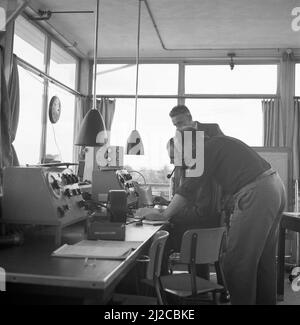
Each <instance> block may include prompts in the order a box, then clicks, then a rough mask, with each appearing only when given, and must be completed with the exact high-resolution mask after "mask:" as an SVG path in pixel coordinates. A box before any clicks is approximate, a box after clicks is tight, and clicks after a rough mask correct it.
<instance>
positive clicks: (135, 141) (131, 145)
mask: <svg viewBox="0 0 300 325" xmlns="http://www.w3.org/2000/svg"><path fill="white" fill-rule="evenodd" d="M126 154H127V155H143V154H144V145H143V141H142V138H141V136H140V134H139V132H138V131H137V130H133V131H132V132H131V133H130V135H129V137H128V140H127V145H126Z"/></svg>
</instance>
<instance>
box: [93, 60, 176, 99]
mask: <svg viewBox="0 0 300 325" xmlns="http://www.w3.org/2000/svg"><path fill="white" fill-rule="evenodd" d="M135 82H136V65H135V64H98V66H97V94H105V95H109V94H118V95H134V94H135ZM177 88H178V65H177V64H140V65H139V89H138V94H139V95H141V94H144V95H162V94H164V95H176V94H177Z"/></svg>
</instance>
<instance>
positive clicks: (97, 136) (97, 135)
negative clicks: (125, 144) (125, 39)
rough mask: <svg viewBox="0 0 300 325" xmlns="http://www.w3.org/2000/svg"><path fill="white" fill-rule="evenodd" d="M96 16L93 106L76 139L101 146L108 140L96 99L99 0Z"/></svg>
mask: <svg viewBox="0 0 300 325" xmlns="http://www.w3.org/2000/svg"><path fill="white" fill-rule="evenodd" d="M96 1H97V9H96V13H95V14H96V16H95V39H94V67H93V68H94V69H93V82H94V84H93V107H92V109H90V110H89V111H88V112H87V114H86V115H85V117H84V119H83V121H82V123H81V125H80V130H79V133H78V136H77V139H76V143H75V144H76V145H77V146H87V147H100V146H102V145H104V144H105V143H106V142H107V134H106V127H105V124H104V121H103V118H102V115H101V114H100V112H99V111H98V110H97V100H96V81H97V78H96V75H97V49H98V25H99V0H96Z"/></svg>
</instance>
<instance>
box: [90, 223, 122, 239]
mask: <svg viewBox="0 0 300 325" xmlns="http://www.w3.org/2000/svg"><path fill="white" fill-rule="evenodd" d="M88 239H89V240H99V239H101V240H125V224H124V223H121V222H102V221H94V222H91V223H90V225H89V226H88Z"/></svg>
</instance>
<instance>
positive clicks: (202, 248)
mask: <svg viewBox="0 0 300 325" xmlns="http://www.w3.org/2000/svg"><path fill="white" fill-rule="evenodd" d="M224 235H225V227H218V228H203V229H191V230H187V231H186V232H185V233H184V235H183V237H182V242H181V249H180V261H181V262H182V263H187V264H190V263H192V259H193V258H194V263H195V264H206V263H215V262H217V261H218V260H219V256H220V249H221V244H222V239H223V238H224Z"/></svg>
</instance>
